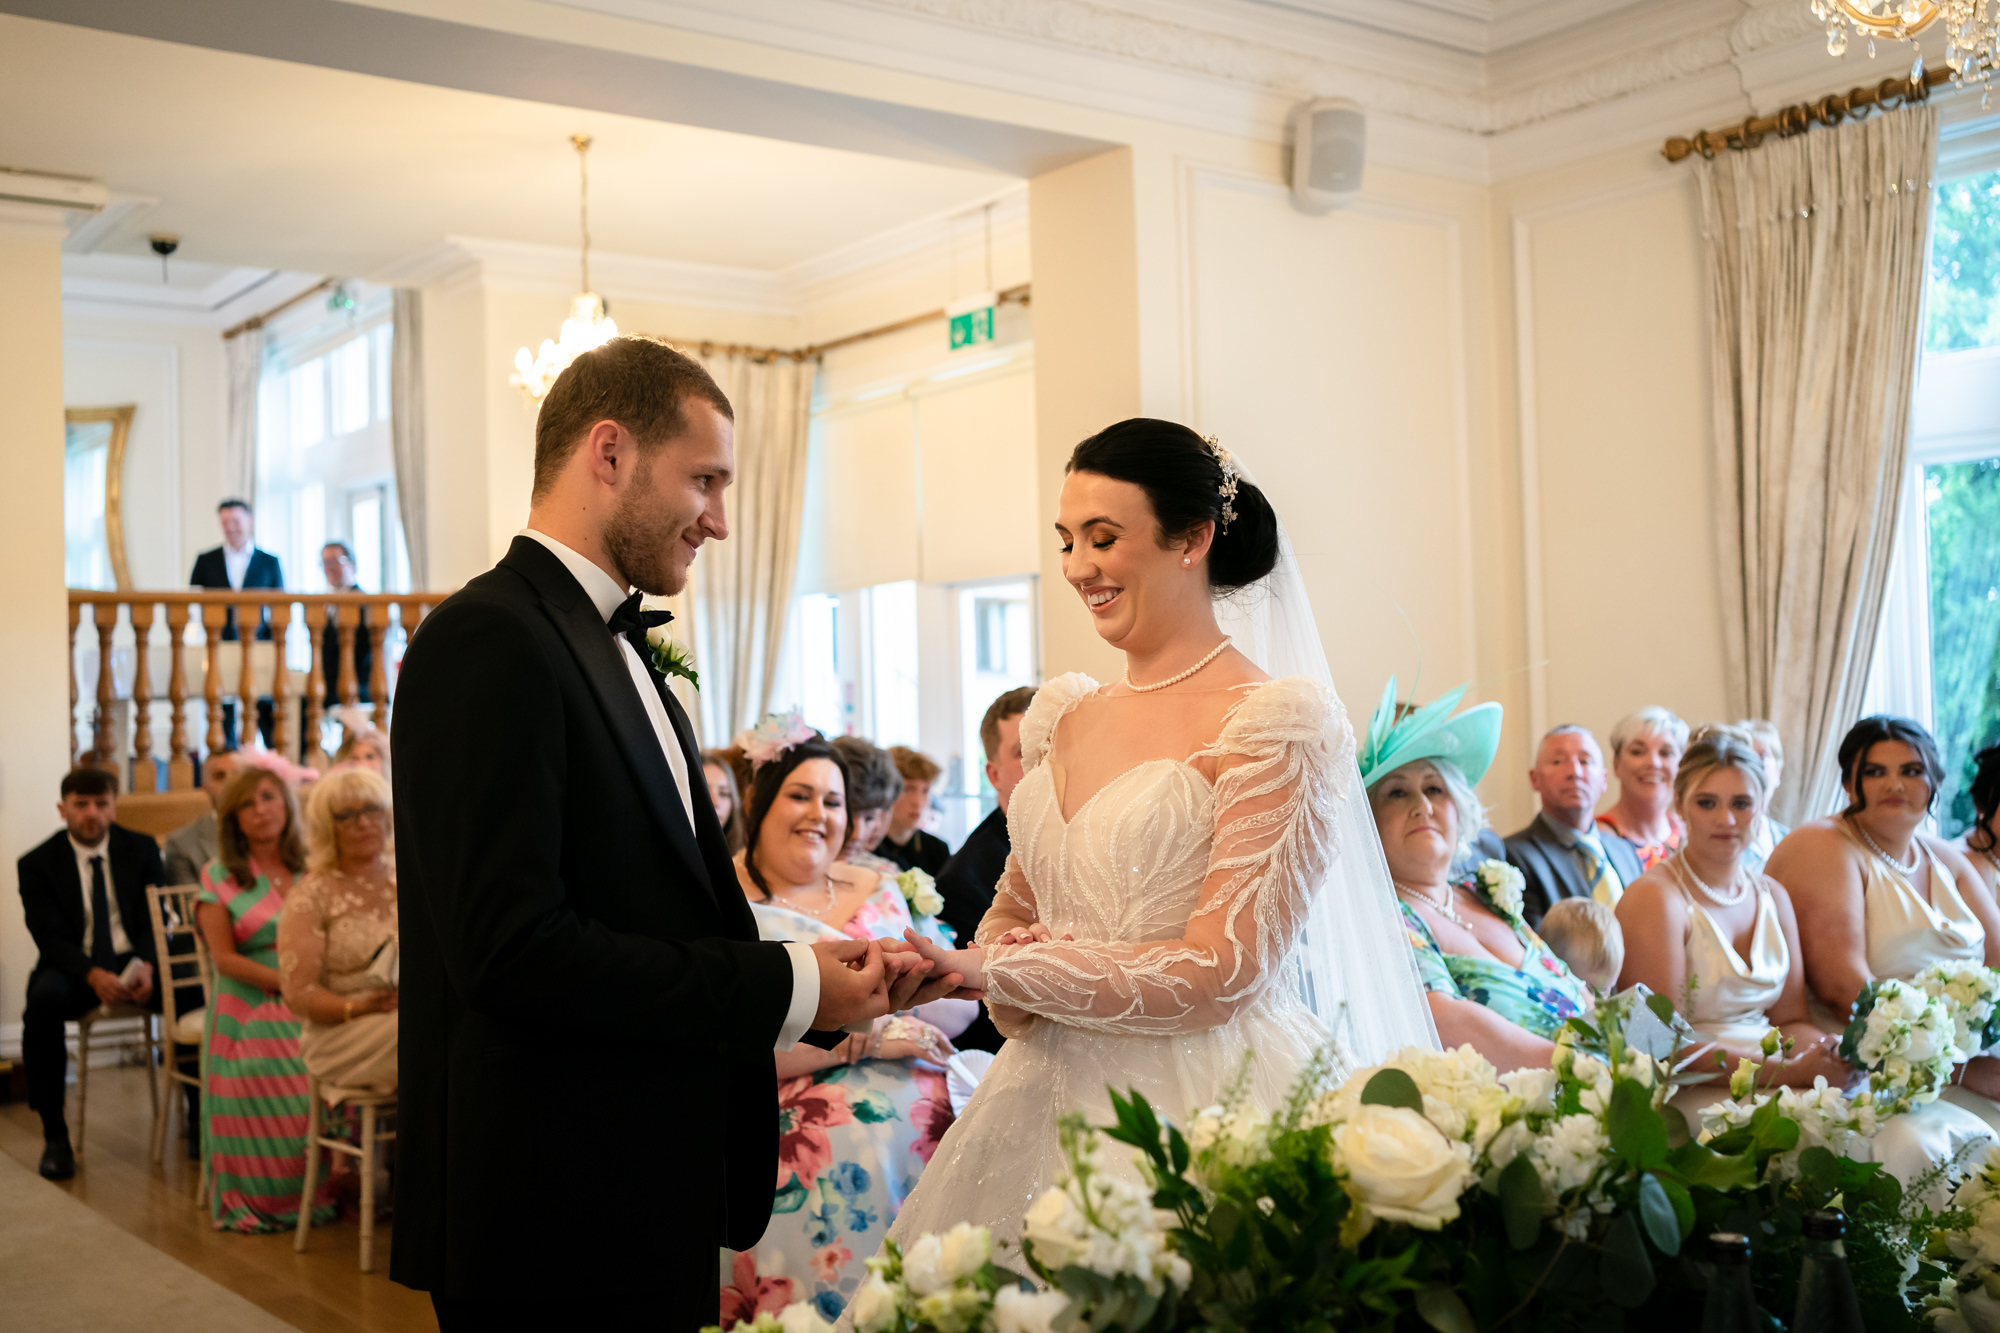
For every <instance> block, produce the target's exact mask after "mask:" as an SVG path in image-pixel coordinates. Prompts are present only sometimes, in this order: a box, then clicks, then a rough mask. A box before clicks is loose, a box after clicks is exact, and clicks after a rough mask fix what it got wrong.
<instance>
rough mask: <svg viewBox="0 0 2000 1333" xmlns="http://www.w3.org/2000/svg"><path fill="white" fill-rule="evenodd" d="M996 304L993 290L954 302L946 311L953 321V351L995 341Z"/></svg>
mask: <svg viewBox="0 0 2000 1333" xmlns="http://www.w3.org/2000/svg"><path fill="white" fill-rule="evenodd" d="M996 304H998V303H997V302H996V301H995V300H994V296H993V293H992V292H981V293H980V294H979V295H977V296H969V297H967V298H965V299H964V300H962V301H954V302H952V304H951V306H950V307H949V308H948V309H946V311H945V315H946V317H947V318H949V319H950V321H951V350H952V351H954V352H956V351H957V350H958V349H959V348H961V347H977V346H978V345H979V344H981V343H990V342H992V341H993V307H994V306H995V305H996Z"/></svg>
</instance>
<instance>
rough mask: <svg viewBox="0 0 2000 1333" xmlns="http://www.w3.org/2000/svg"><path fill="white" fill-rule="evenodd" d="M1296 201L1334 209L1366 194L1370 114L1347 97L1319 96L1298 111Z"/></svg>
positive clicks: (1294, 122)
mask: <svg viewBox="0 0 2000 1333" xmlns="http://www.w3.org/2000/svg"><path fill="white" fill-rule="evenodd" d="M1291 138H1292V202H1293V203H1294V204H1296V205H1298V207H1299V209H1300V211H1301V212H1305V213H1330V212H1332V211H1333V210H1334V209H1336V208H1341V207H1343V206H1345V205H1347V204H1351V203H1353V202H1354V200H1355V199H1356V198H1358V197H1359V196H1360V194H1361V171H1362V168H1363V167H1364V166H1366V165H1367V162H1368V117H1367V116H1366V115H1365V114H1364V113H1363V112H1362V110H1361V108H1360V107H1358V106H1356V105H1355V104H1354V103H1353V102H1350V101H1348V100H1347V99H1346V98H1345V97H1316V98H1314V99H1313V100H1312V101H1310V102H1301V103H1299V105H1298V106H1297V107H1295V108H1293V110H1292V115H1291Z"/></svg>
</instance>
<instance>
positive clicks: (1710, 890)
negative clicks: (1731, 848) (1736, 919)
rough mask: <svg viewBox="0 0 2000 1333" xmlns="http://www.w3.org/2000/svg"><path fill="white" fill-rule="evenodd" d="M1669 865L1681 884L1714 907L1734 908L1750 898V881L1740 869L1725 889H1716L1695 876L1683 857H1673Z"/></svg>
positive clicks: (1692, 868)
mask: <svg viewBox="0 0 2000 1333" xmlns="http://www.w3.org/2000/svg"><path fill="white" fill-rule="evenodd" d="M1669 864H1670V865H1672V867H1673V870H1674V874H1675V875H1676V876H1678V877H1679V879H1680V881H1681V883H1682V884H1684V885H1686V886H1687V887H1688V888H1690V889H1692V890H1693V891H1694V892H1695V894H1696V895H1697V896H1698V897H1702V898H1706V899H1708V901H1709V903H1710V904H1711V905H1713V906H1715V907H1734V906H1736V905H1737V904H1738V903H1740V902H1742V901H1743V900H1744V899H1745V898H1747V897H1749V896H1750V891H1751V887H1752V886H1751V881H1750V880H1749V878H1747V877H1746V876H1745V875H1744V874H1743V873H1742V870H1741V869H1740V868H1739V869H1738V871H1737V873H1736V878H1735V879H1733V880H1731V881H1730V885H1729V887H1728V888H1727V889H1718V888H1716V887H1715V886H1714V885H1712V884H1710V883H1709V882H1708V881H1707V880H1705V879H1703V878H1702V877H1701V876H1699V875H1697V874H1695V873H1694V867H1693V866H1691V865H1689V864H1688V863H1687V858H1686V857H1685V856H1675V857H1674V858H1673V859H1672V860H1671V861H1670V862H1669Z"/></svg>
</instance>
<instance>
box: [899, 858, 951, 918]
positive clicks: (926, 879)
mask: <svg viewBox="0 0 2000 1333" xmlns="http://www.w3.org/2000/svg"><path fill="white" fill-rule="evenodd" d="M893 882H894V883H895V885H896V887H897V888H898V889H900V890H901V891H902V894H903V901H904V902H906V903H908V904H909V905H910V915H912V916H936V915H937V914H938V913H939V912H942V911H943V910H944V895H943V894H941V893H939V892H938V888H937V881H936V880H935V879H933V878H931V875H930V872H929V871H927V870H918V869H917V868H916V867H914V866H912V867H911V868H910V869H908V870H905V871H904V872H903V873H901V874H900V875H897V876H896V878H895V880H894V881H893Z"/></svg>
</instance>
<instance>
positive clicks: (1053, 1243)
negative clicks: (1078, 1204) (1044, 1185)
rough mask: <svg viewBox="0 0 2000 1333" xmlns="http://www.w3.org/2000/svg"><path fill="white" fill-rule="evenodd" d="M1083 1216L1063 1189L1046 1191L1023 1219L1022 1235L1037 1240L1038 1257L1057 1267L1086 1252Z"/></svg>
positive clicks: (1047, 1264)
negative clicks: (1072, 1205)
mask: <svg viewBox="0 0 2000 1333" xmlns="http://www.w3.org/2000/svg"><path fill="white" fill-rule="evenodd" d="M1082 1222H1083V1219H1082V1217H1081V1215H1079V1214H1076V1212H1075V1210H1074V1209H1073V1208H1072V1207H1071V1205H1070V1201H1069V1195H1068V1194H1067V1193H1065V1192H1064V1191H1062V1190H1059V1189H1052V1190H1045V1191H1043V1193H1042V1197H1041V1198H1039V1199H1036V1200H1035V1201H1034V1202H1033V1203H1031V1204H1029V1205H1028V1211H1027V1213H1026V1214H1025V1215H1024V1216H1023V1217H1022V1218H1021V1235H1022V1237H1023V1238H1024V1239H1026V1240H1030V1241H1033V1242H1034V1245H1035V1258H1036V1259H1038V1260H1040V1261H1041V1262H1042V1263H1043V1264H1044V1265H1046V1266H1047V1267H1049V1268H1053V1269H1061V1268H1063V1267H1065V1266H1067V1265H1069V1264H1072V1263H1075V1262H1076V1260H1077V1256H1079V1255H1080V1254H1082V1253H1083V1250H1084V1244H1083V1239H1084V1238H1083V1226H1082Z"/></svg>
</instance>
